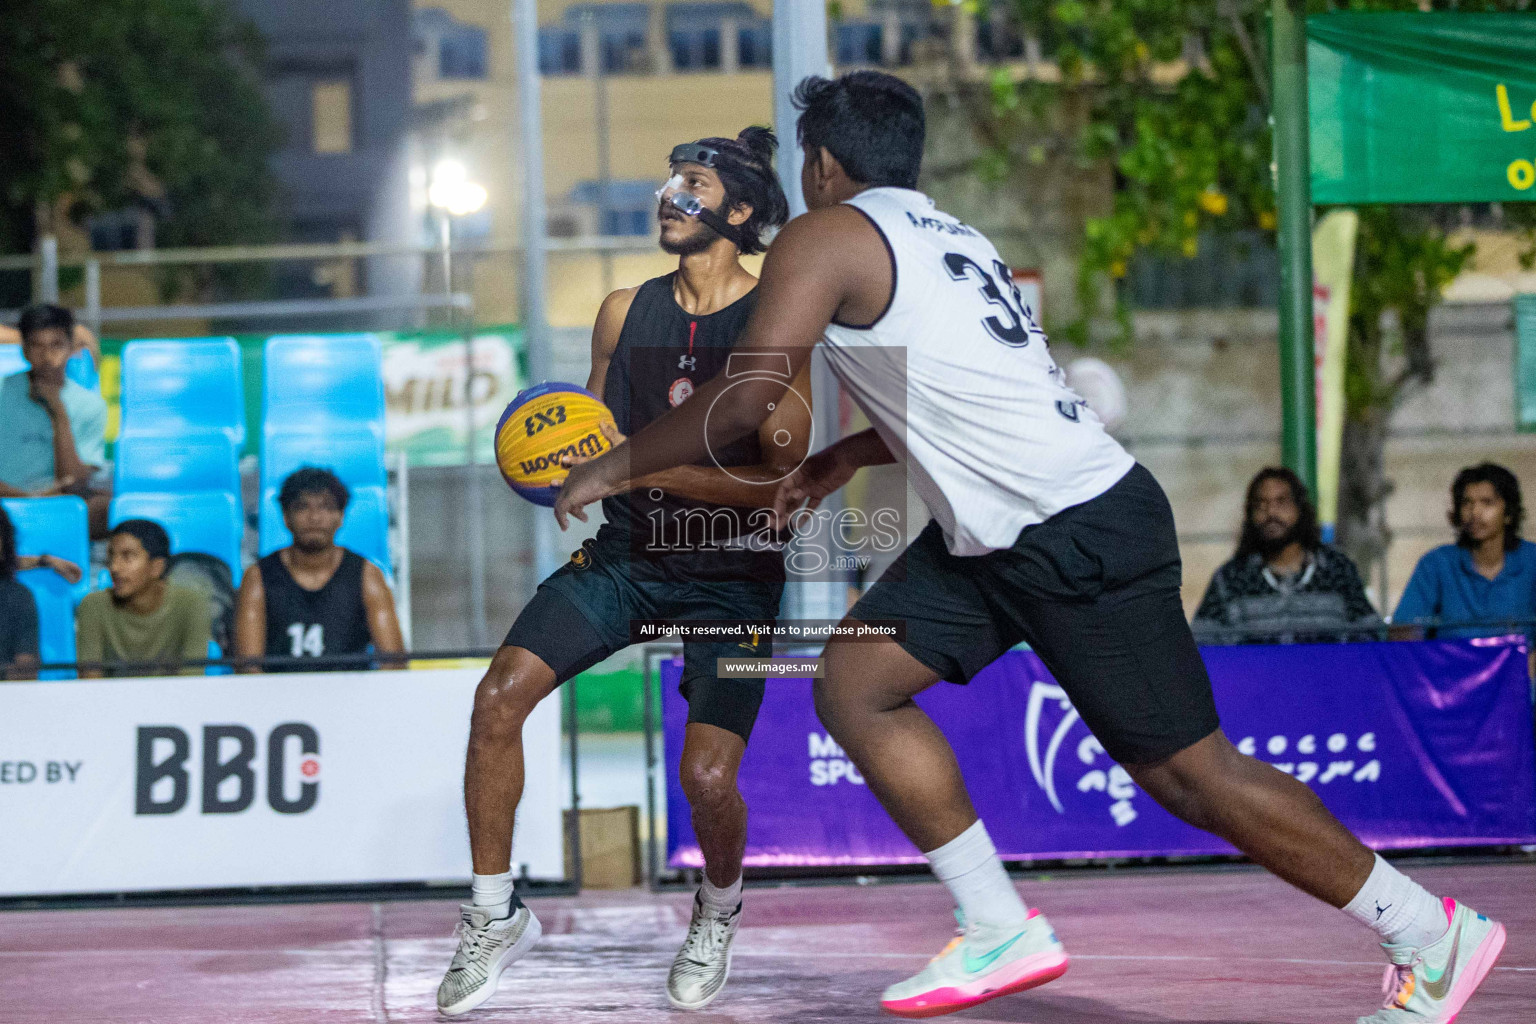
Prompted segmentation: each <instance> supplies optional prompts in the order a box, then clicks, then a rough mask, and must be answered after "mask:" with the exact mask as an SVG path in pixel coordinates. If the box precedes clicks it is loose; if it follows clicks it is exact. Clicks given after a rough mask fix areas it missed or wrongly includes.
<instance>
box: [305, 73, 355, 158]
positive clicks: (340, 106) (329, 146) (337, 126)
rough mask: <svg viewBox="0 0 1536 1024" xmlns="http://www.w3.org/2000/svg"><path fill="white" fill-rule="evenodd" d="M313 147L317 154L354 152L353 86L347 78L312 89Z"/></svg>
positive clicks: (326, 81) (331, 81)
mask: <svg viewBox="0 0 1536 1024" xmlns="http://www.w3.org/2000/svg"><path fill="white" fill-rule="evenodd" d="M309 97H310V126H311V128H310V147H311V148H312V149H313V150H314V151H315V152H316V153H350V152H352V83H351V82H350V81H349V80H347V79H345V78H337V79H325V80H321V81H316V82H314V83H313V84H312V85H311V86H310V92H309Z"/></svg>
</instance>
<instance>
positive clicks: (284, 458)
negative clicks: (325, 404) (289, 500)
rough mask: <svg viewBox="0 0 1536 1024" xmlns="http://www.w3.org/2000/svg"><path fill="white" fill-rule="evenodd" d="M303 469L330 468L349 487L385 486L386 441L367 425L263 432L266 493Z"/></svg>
mask: <svg viewBox="0 0 1536 1024" xmlns="http://www.w3.org/2000/svg"><path fill="white" fill-rule="evenodd" d="M301 466H316V467H319V468H322V469H329V470H330V471H331V472H333V473H335V474H336V475H337V476H339V477H340V478H341V480H342V482H343V483H345V484H346V485H347V486H348V487H382V486H384V483H385V481H386V474H385V469H384V438H383V436H382V435H381V434H380V433H378V432H376V431H374V430H373V429H372V428H371V427H369V426H367V425H359V426H337V427H335V428H333V429H331V430H325V431H321V430H316V429H306V430H303V431H301V432H300V431H295V432H277V431H272V430H268V431H265V432H264V436H263V437H262V445H261V483H262V489H263V490H266V489H268V488H276V487H281V486H282V485H283V480H284V479H285V478H286V477H287V476H288V475H289V474H290V473H292V472H293V471H294V470H296V469H298V468H300V467H301Z"/></svg>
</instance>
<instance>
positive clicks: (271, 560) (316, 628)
mask: <svg viewBox="0 0 1536 1024" xmlns="http://www.w3.org/2000/svg"><path fill="white" fill-rule="evenodd" d="M257 564H258V565H259V566H260V567H261V586H262V589H263V590H264V591H265V592H266V597H267V657H269V658H276V657H292V658H318V657H320V656H322V655H328V656H334V655H338V654H362V653H364V652H365V651H367V649H368V645H369V644H370V643H372V642H373V638H372V637H371V636H370V635H369V633H368V613H367V610H366V609H365V608H364V607H363V557H362V556H361V555H359V554H357V553H356V552H355V551H349V550H346V549H343V550H342V555H341V564H340V565H338V566H337V567H336V571H335V572H334V573H333V574H332V575H331V578H330V579H329V580H327V581H326V584H325V586H323V587H321V588H320V589H319V590H305V589H304V588H303V587H301V586H299V584H298V581H297V580H295V579H294V578H293V574H292V573H290V572H289V571H288V567H287V566H286V565H284V564H283V558H282V552H280V551H274V552H272V554H270V555H268V556H267V557H266V558H263V559H262V560H261V561H260V562H258V563H257ZM368 667H369V659H367V658H361V659H359V660H358V661H357V662H356V663H354V662H351V661H346V662H330V663H328V664H324V665H315V666H312V667H305V666H304V665H301V664H292V665H282V666H273V667H268V668H266V669H264V671H267V672H328V671H337V670H346V669H365V668H368Z"/></svg>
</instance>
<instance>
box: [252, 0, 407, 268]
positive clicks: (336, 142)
mask: <svg viewBox="0 0 1536 1024" xmlns="http://www.w3.org/2000/svg"><path fill="white" fill-rule="evenodd" d="M238 7H239V9H240V12H241V13H242V14H243V15H244V16H245V17H246V18H248V19H249V20H250V21H251V22H252V23H253V24H254V25H255V26H256V28H257V30H258V31H260V32H261V34H262V36H263V37H264V38H265V40H266V58H265V62H264V64H263V67H262V68H261V77H262V83H263V91H264V93H265V95H266V97H267V101H268V103H269V104H271V107H272V112H273V114H274V115H275V116H276V118H277V119H278V121H279V122H280V123H281V124H282V125H283V127H284V129H285V130H286V136H285V139H284V144H283V148H282V149H281V151H280V152H279V153H278V154H277V155H276V157H275V158H274V162H275V170H276V172H277V176H278V178H279V181H280V182H281V188H282V191H281V198H280V201H279V206H278V218H279V224H280V231H281V237H282V239H283V240H284V241H290V242H350V241H371V242H394V243H399V244H410V243H412V242H415V241H417V238H416V235H415V231H414V226H413V223H412V219H411V217H410V208H409V159H408V151H407V142H408V138H409V127H410V121H411V112H412V105H413V98H412V84H411V16H412V11H411V7H410V3H409V0H328V2H326V3H323V4H316V3H310V2H304V0H238ZM275 273H276V274H277V281H276V285H277V291H278V293H279V295H280V296H282V297H284V298H346V297H351V296H354V295H360V294H373V295H383V294H389V295H397V294H410V293H412V292H414V291H415V290H416V289H417V288H419V282H420V268H419V261H411V260H405V259H400V258H388V257H381V258H377V259H372V260H368V261H366V262H364V263H363V265H362V266H361V267H355V266H353V265H352V264H350V263H348V262H338V263H334V264H314V263H294V264H280V265H278V267H277V269H276V271H275Z"/></svg>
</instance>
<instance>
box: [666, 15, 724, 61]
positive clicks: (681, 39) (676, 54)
mask: <svg viewBox="0 0 1536 1024" xmlns="http://www.w3.org/2000/svg"><path fill="white" fill-rule="evenodd" d="M669 37H670V38H669V41H670V43H671V46H672V66H673V67H674V68H676V69H677V70H678V71H710V70H717V69H718V68H719V67H720V28H719V26H714V27H710V28H689V29H673V30H672V32H671V33H669Z"/></svg>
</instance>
